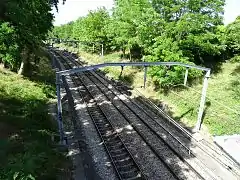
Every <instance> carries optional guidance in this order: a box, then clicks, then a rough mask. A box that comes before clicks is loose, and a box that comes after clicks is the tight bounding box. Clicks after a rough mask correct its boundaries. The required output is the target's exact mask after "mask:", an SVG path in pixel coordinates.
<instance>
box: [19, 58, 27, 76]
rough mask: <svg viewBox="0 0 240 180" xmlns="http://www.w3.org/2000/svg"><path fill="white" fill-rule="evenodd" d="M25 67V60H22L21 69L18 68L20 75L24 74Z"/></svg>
mask: <svg viewBox="0 0 240 180" xmlns="http://www.w3.org/2000/svg"><path fill="white" fill-rule="evenodd" d="M24 67H25V62H24V60H22V62H21V66H20V68H19V70H18V74H19V75H22V74H23V69H24Z"/></svg>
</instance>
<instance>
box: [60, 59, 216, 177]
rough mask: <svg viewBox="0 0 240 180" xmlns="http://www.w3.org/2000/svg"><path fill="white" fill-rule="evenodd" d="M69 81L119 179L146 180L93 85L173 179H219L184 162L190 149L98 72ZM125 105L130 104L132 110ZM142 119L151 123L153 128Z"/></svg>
mask: <svg viewBox="0 0 240 180" xmlns="http://www.w3.org/2000/svg"><path fill="white" fill-rule="evenodd" d="M59 55H60V56H61V59H60V61H61V63H62V64H64V66H65V67H68V68H73V67H74V66H81V64H79V63H77V62H76V61H74V60H73V59H71V58H69V57H68V58H66V57H65V58H64V56H63V55H62V54H59ZM72 79H73V81H74V83H75V85H76V86H80V87H81V90H79V93H80V94H81V96H82V97H83V99H84V101H85V102H86V103H87V104H88V112H89V114H90V116H91V118H92V120H93V122H94V125H95V127H96V130H97V131H98V133H99V135H100V137H101V139H102V141H103V142H104V146H105V148H106V151H107V152H108V154H109V157H110V159H111V161H112V164H113V165H114V167H115V169H116V172H117V174H118V176H119V178H120V179H121V178H122V179H124V178H125V179H134V178H136V179H145V178H146V176H144V175H143V172H142V170H141V168H140V167H139V166H138V165H137V163H136V162H135V161H134V158H133V156H132V155H131V153H130V152H129V150H128V148H127V145H125V143H124V142H123V140H122V139H121V138H120V135H119V134H118V133H117V132H116V130H115V129H114V127H113V125H112V124H111V121H110V120H108V118H107V115H106V114H105V112H104V111H103V110H102V109H101V106H99V105H98V103H97V102H96V100H95V96H96V94H94V93H93V92H94V91H91V90H90V89H89V84H93V85H94V88H96V89H97V91H98V92H100V93H101V94H103V95H104V96H105V97H106V99H107V101H108V102H109V103H111V105H112V106H114V108H115V109H116V110H117V111H118V112H119V114H121V116H122V117H123V118H124V119H125V120H126V121H127V122H128V123H129V124H130V125H131V126H132V127H133V129H134V131H135V132H137V134H138V135H139V136H140V137H141V138H142V139H143V141H144V142H145V143H146V144H147V146H148V147H149V148H150V149H151V151H152V152H153V154H154V155H155V156H156V157H157V158H158V159H160V161H161V162H162V163H163V164H164V166H165V167H166V168H167V170H168V171H169V172H170V173H171V175H172V179H218V178H216V175H215V174H214V173H212V172H209V171H207V170H206V168H205V167H203V166H201V162H198V164H197V165H198V166H199V168H200V169H203V170H204V169H205V171H204V173H201V174H200V173H199V172H198V171H197V170H196V169H195V168H194V167H193V165H192V163H190V161H189V160H186V158H187V159H190V158H193V154H192V153H191V151H190V149H189V148H188V147H187V146H186V145H185V144H184V143H182V142H181V141H180V140H179V139H178V138H176V137H175V135H173V134H172V133H171V132H169V131H168V130H167V129H165V128H164V127H163V126H162V125H161V124H159V123H157V121H155V119H154V118H153V117H152V116H151V115H150V114H149V113H148V112H147V111H145V110H144V109H143V108H142V107H140V106H138V105H137V104H136V103H134V102H133V101H132V100H131V99H129V97H127V98H126V96H125V95H124V97H125V101H124V100H123V97H121V95H122V94H121V92H120V91H118V90H116V89H115V90H114V88H113V87H112V83H111V82H110V80H108V79H106V78H105V77H103V76H102V75H101V74H99V73H98V72H85V73H81V76H80V75H79V74H75V75H73V76H72ZM128 102H131V106H130V105H129V103H128ZM139 110H140V111H142V112H143V113H144V114H145V116H144V117H142V116H140V115H139V114H141V112H139ZM145 119H149V120H151V123H152V124H151V123H150V122H149V121H146V120H145ZM139 123H141V124H142V125H143V127H141V128H139V127H138V124H139ZM154 126H159V127H160V128H161V131H158V130H156V129H155V128H154ZM143 129H144V130H143ZM149 137H152V138H149ZM176 144H177V145H176ZM112 148H115V149H112ZM114 153H117V154H114ZM121 158H122V159H127V160H129V161H126V164H125V163H123V164H119V162H124V161H121V160H122V159H121ZM123 167H124V168H123ZM181 169H185V172H187V174H186V173H183V172H182V171H181ZM125 175H126V176H125ZM170 179H171V178H170Z"/></svg>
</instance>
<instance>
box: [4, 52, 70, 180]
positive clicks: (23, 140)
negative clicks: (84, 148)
mask: <svg viewBox="0 0 240 180" xmlns="http://www.w3.org/2000/svg"><path fill="white" fill-rule="evenodd" d="M38 67H39V68H37V69H36V71H35V76H34V77H29V78H27V77H23V76H19V75H17V74H15V73H13V72H10V71H8V70H6V69H0V159H1V160H0V161H1V163H0V179H1V180H5V179H6V180H9V179H21V180H25V179H44V180H45V179H57V178H56V176H57V173H58V172H59V169H60V168H61V167H62V164H63V163H64V161H65V157H64V154H62V153H59V152H58V150H57V148H56V145H55V144H54V143H53V142H52V141H51V135H52V134H54V133H56V131H57V128H56V125H55V123H54V121H53V120H52V119H51V117H50V115H49V113H48V103H49V100H50V97H55V95H54V94H55V87H54V85H53V84H52V83H51V82H52V80H53V82H54V76H53V75H54V74H53V72H52V71H51V68H50V63H49V60H48V58H46V57H42V58H41V60H40V64H39V66H38Z"/></svg>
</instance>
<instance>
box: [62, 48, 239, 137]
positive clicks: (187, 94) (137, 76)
mask: <svg viewBox="0 0 240 180" xmlns="http://www.w3.org/2000/svg"><path fill="white" fill-rule="evenodd" d="M65 48H67V49H68V50H70V51H73V52H78V54H79V56H81V57H82V58H83V59H84V60H85V61H87V62H88V63H89V64H99V63H103V62H113V61H114V62H118V61H123V60H122V59H121V58H120V55H121V54H120V53H113V54H107V55H105V56H104V57H99V56H98V55H94V54H90V53H86V52H83V51H81V50H77V49H74V48H68V47H65ZM124 61H126V60H124ZM221 68H222V69H221V71H220V72H219V73H217V74H214V75H212V77H211V78H210V80H209V86H208V90H207V99H206V104H205V111H204V118H203V129H204V130H206V131H207V132H210V134H212V135H223V134H236V133H239V132H240V123H239V118H240V113H239V111H238V109H239V108H240V103H239V102H240V90H239V89H240V75H239V74H240V63H232V62H230V61H228V62H226V63H223V64H222V67H221ZM104 71H105V72H106V73H107V75H108V76H110V77H113V78H115V79H118V80H123V81H124V82H125V83H127V84H128V85H131V86H133V87H134V88H136V89H137V90H139V91H140V92H141V93H142V94H143V95H145V96H146V97H147V98H149V99H150V100H152V101H154V102H155V103H156V104H158V105H159V106H161V107H165V111H167V113H168V114H169V115H170V116H172V117H173V118H174V119H175V120H177V121H179V122H180V123H182V124H183V125H184V126H186V127H187V128H189V129H193V128H194V126H195V124H196V121H197V113H198V107H199V103H200V98H201V90H202V84H201V83H198V84H196V85H192V86H191V87H188V88H186V87H183V85H178V86H174V87H172V88H170V89H168V91H165V90H163V89H159V88H156V85H155V84H154V82H153V80H152V79H151V78H150V77H148V80H147V88H146V89H143V88H139V87H141V86H142V84H143V71H141V69H136V68H130V67H126V68H124V71H123V74H122V76H120V77H119V75H120V73H121V68H116V67H115V68H109V67H107V68H105V69H104Z"/></svg>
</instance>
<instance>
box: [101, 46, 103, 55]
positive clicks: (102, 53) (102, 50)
mask: <svg viewBox="0 0 240 180" xmlns="http://www.w3.org/2000/svg"><path fill="white" fill-rule="evenodd" d="M101 45H102V57H103V44H101Z"/></svg>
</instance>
